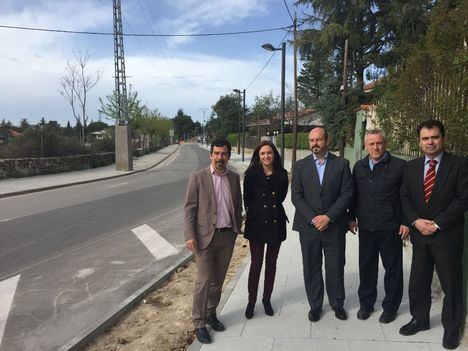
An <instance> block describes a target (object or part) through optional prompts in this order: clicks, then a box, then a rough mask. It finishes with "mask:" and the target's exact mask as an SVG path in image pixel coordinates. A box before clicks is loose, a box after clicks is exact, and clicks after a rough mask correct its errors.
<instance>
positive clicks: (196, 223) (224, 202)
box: [184, 139, 242, 344]
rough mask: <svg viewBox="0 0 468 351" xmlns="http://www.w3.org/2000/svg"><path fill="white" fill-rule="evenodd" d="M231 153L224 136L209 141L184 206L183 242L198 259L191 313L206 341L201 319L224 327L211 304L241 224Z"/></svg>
mask: <svg viewBox="0 0 468 351" xmlns="http://www.w3.org/2000/svg"><path fill="white" fill-rule="evenodd" d="M230 157H231V144H230V143H229V141H227V140H224V139H218V140H215V141H213V143H212V144H211V150H210V159H211V164H210V166H209V167H207V168H204V169H201V170H199V171H197V172H195V173H193V174H192V175H191V176H190V179H189V183H188V188H187V196H186V200H185V207H184V227H185V228H184V234H185V244H186V246H187V248H188V249H189V250H190V251H191V252H193V253H194V254H195V259H196V262H197V278H196V282H195V290H194V294H193V309H192V319H193V324H194V326H195V334H196V336H197V339H198V340H199V341H200V342H201V343H205V344H208V343H211V337H210V334H209V333H208V331H207V329H206V325H209V326H210V327H211V328H212V329H213V330H215V331H223V330H225V327H224V325H223V323H222V322H220V321H219V320H218V318H217V316H216V307H218V304H219V300H220V298H221V288H222V286H223V282H224V278H225V277H226V272H227V270H228V267H229V262H230V261H231V256H232V251H233V249H234V243H235V241H236V237H237V234H238V233H240V231H241V224H242V197H241V188H240V181H239V175H238V174H237V173H234V172H232V171H230V170H228V169H227V168H226V166H227V163H228V161H229V159H230Z"/></svg>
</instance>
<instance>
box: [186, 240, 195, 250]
mask: <svg viewBox="0 0 468 351" xmlns="http://www.w3.org/2000/svg"><path fill="white" fill-rule="evenodd" d="M185 246H186V247H187V249H188V250H189V251H190V252H192V253H195V251H196V250H197V242H196V240H195V239H189V240H187V241H186V242H185Z"/></svg>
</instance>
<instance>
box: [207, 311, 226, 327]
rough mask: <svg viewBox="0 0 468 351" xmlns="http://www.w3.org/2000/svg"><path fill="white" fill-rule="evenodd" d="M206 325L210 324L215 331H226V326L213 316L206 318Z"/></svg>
mask: <svg viewBox="0 0 468 351" xmlns="http://www.w3.org/2000/svg"><path fill="white" fill-rule="evenodd" d="M206 324H208V325H209V326H210V327H211V328H212V329H213V330H215V331H225V330H226V328H225V327H224V324H223V323H222V322H221V321H220V320H219V319H218V318H216V315H214V314H212V315H210V316H208V317H207V318H206Z"/></svg>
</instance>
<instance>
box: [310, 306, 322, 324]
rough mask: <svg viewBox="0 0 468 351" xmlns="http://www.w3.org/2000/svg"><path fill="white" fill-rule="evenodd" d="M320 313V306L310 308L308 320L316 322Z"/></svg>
mask: <svg viewBox="0 0 468 351" xmlns="http://www.w3.org/2000/svg"><path fill="white" fill-rule="evenodd" d="M321 313H322V310H321V309H320V308H319V309H316V310H310V311H309V314H308V317H309V321H311V322H317V321H318V320H319V319H320V314H321Z"/></svg>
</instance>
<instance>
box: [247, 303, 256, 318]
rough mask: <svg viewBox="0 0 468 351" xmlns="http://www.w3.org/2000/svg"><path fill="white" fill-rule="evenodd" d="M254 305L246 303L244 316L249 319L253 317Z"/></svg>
mask: <svg viewBox="0 0 468 351" xmlns="http://www.w3.org/2000/svg"><path fill="white" fill-rule="evenodd" d="M254 308H255V305H254V304H253V303H249V304H247V308H246V309H245V317H246V318H247V319H250V318H252V317H253V312H254Z"/></svg>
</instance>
